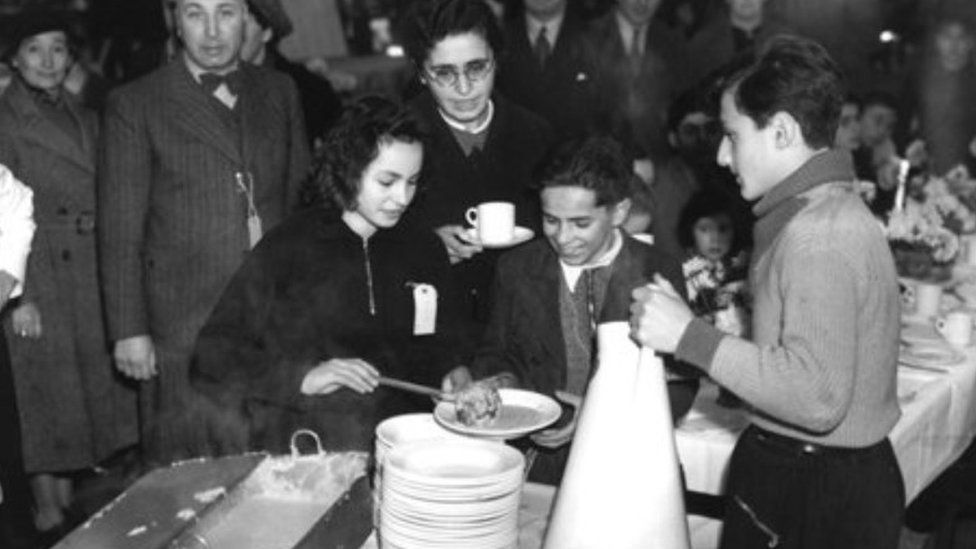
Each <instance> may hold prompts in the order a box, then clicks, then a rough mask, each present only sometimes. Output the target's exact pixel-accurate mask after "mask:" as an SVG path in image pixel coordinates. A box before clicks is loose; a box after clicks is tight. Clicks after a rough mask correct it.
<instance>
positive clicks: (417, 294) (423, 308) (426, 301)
mask: <svg viewBox="0 0 976 549" xmlns="http://www.w3.org/2000/svg"><path fill="white" fill-rule="evenodd" d="M410 285H411V286H413V310H414V315H413V335H431V334H433V333H434V330H435V326H437V288H435V287H433V286H432V285H430V284H417V283H411V284H410Z"/></svg>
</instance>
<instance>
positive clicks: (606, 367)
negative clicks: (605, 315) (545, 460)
mask: <svg viewBox="0 0 976 549" xmlns="http://www.w3.org/2000/svg"><path fill="white" fill-rule="evenodd" d="M597 335H598V344H599V345H598V346H599V353H598V356H599V366H598V368H597V371H596V373H595V374H594V376H593V380H592V381H590V386H589V389H588V390H587V394H586V400H585V401H584V402H583V407H582V410H581V411H580V417H579V421H578V423H577V425H576V435H575V437H574V439H573V449H572V451H571V452H570V455H569V461H568V463H567V464H566V472H565V474H564V475H563V482H562V485H561V486H560V487H559V492H558V494H557V495H556V504H555V507H554V508H553V512H552V517H551V519H550V521H549V528H548V531H547V532H546V541H545V546H544V547H545V548H546V549H605V548H607V547H613V548H614V549H648V548H651V549H688V547H689V543H688V523H687V520H686V518H685V507H684V498H683V494H682V490H681V481H680V479H679V476H678V459H677V452H676V450H675V445H674V430H673V428H672V425H671V409H670V406H669V404H668V393H667V383H666V381H665V378H664V363H663V362H662V361H661V359H660V357H658V356H657V355H655V354H654V352H653V351H651V350H650V349H640V348H639V347H638V346H637V345H636V344H635V343H634V342H633V340H631V339H630V327H629V325H628V324H627V323H626V322H611V323H607V324H601V325H600V326H599V328H598V331H597Z"/></svg>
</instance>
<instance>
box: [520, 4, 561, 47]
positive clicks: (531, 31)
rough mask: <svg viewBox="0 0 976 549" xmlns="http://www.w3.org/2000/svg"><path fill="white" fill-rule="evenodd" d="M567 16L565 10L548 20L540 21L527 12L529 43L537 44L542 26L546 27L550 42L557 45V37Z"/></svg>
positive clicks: (526, 22) (526, 26)
mask: <svg viewBox="0 0 976 549" xmlns="http://www.w3.org/2000/svg"><path fill="white" fill-rule="evenodd" d="M565 17H566V12H565V11H563V12H562V13H560V14H559V15H557V16H555V17H553V18H552V19H550V20H548V21H539V20H538V19H535V18H534V17H532V16H531V15H529V14H525V28H526V31H527V32H528V35H529V45H530V46H535V40H536V38H538V37H539V31H540V30H542V27H545V28H546V38H547V39H548V40H549V44H550V45H552V46H553V47H555V45H556V39H558V38H559V29H561V28H562V27H563V19H565Z"/></svg>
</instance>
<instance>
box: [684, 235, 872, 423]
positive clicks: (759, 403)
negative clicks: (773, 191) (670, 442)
mask: <svg viewBox="0 0 976 549" xmlns="http://www.w3.org/2000/svg"><path fill="white" fill-rule="evenodd" d="M788 256H789V257H787V258H784V259H785V260H784V261H782V262H781V263H780V265H779V266H778V268H777V269H778V273H777V278H778V284H776V287H775V288H771V289H768V290H767V291H773V292H776V294H777V295H778V299H779V300H780V303H781V305H780V315H779V327H778V328H777V327H776V326H766V327H765V328H764V329H765V330H773V331H778V337H773V338H762V339H760V340H761V341H762V340H769V339H772V340H773V341H772V342H769V343H764V344H757V343H753V342H751V341H746V340H744V339H740V338H736V337H731V336H724V335H722V334H720V333H719V332H718V331H717V330H715V329H714V328H712V327H711V326H709V325H707V324H706V323H704V322H702V321H698V320H696V321H694V322H693V323H692V324H691V325H690V326H689V328H688V329H687V330H686V331H685V334H684V335H683V336H682V339H681V341H680V342H679V345H678V349H677V353H676V356H677V357H678V358H679V359H681V360H686V361H688V362H691V363H693V364H696V365H697V366H699V367H700V368H702V369H704V370H705V371H707V372H708V374H709V375H710V376H711V377H712V378H713V379H715V380H716V381H717V382H719V383H720V384H721V385H723V386H725V387H727V388H729V389H731V390H732V391H734V392H735V393H736V394H738V395H739V396H740V397H742V398H743V399H744V400H746V401H747V402H749V403H750V404H751V405H752V406H753V407H754V408H755V409H756V410H757V411H758V412H760V413H762V414H765V415H768V416H771V417H773V418H775V419H776V420H778V421H781V422H786V423H789V424H792V425H794V426H795V427H797V428H799V429H801V430H805V431H809V432H813V433H827V432H829V431H831V430H832V429H833V428H835V427H836V426H837V425H838V424H839V423H840V422H841V420H842V419H843V418H844V416H845V415H846V413H847V410H848V408H849V406H850V403H851V398H852V395H853V388H854V366H855V362H856V357H857V325H856V324H857V320H856V319H857V306H858V305H857V284H858V282H857V281H858V277H857V274H858V273H857V272H856V270H855V269H853V268H852V264H851V262H850V261H848V260H847V258H845V257H844V256H843V254H842V253H840V252H838V251H837V250H835V249H831V248H830V247H829V246H826V245H824V244H819V243H813V242H810V241H809V240H808V241H807V242H804V243H802V244H800V245H798V246H796V247H793V249H792V250H791V251H790V253H789V254H788ZM769 320H770V319H761V318H758V319H756V321H757V323H758V322H768V321H769Z"/></svg>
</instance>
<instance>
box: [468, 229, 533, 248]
mask: <svg viewBox="0 0 976 549" xmlns="http://www.w3.org/2000/svg"><path fill="white" fill-rule="evenodd" d="M533 236H535V233H534V232H532V229H527V228H525V227H515V230H513V231H512V239H511V240H509V241H508V242H492V243H491V244H485V243H483V242H481V240H480V239H479V238H478V229H475V228H474V227H469V228H467V229H465V230H464V239H465V240H467V241H468V242H471V243H472V244H481V247H483V248H511V247H512V246H518V245H519V244H521V243H523V242H528V241H529V240H532V237H533Z"/></svg>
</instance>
